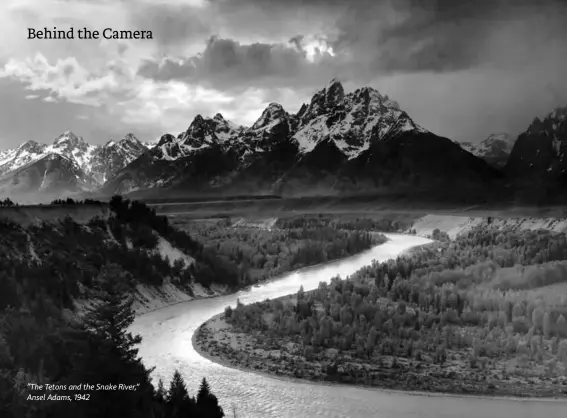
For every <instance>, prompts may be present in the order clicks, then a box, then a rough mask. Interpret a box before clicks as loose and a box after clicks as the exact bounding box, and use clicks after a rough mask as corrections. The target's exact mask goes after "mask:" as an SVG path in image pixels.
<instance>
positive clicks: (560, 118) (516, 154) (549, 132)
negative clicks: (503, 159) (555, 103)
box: [506, 106, 567, 187]
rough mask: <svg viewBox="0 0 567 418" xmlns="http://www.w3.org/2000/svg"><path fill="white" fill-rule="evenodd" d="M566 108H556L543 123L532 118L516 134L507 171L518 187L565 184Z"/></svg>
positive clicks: (566, 181) (566, 178) (566, 168)
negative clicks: (521, 130)
mask: <svg viewBox="0 0 567 418" xmlns="http://www.w3.org/2000/svg"><path fill="white" fill-rule="evenodd" d="M566 151H567V106H566V107H559V108H557V109H555V110H553V111H552V112H551V113H550V114H548V115H547V116H546V117H545V118H544V119H543V120H540V119H539V118H535V119H534V121H533V122H532V123H531V124H530V126H529V127H528V129H527V130H526V131H525V132H523V133H522V134H520V135H519V137H518V140H517V141H516V143H515V144H514V148H513V149H512V152H511V154H510V158H509V160H508V164H507V165H506V172H507V174H508V176H509V177H510V178H512V179H514V181H515V182H516V183H517V184H523V185H536V186H541V185H545V186H546V187H556V186H559V187H561V186H565V185H567V159H566V158H565V154H566Z"/></svg>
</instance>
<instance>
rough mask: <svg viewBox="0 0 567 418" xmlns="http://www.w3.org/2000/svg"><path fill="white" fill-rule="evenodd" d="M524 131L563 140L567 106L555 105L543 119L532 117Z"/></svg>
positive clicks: (565, 130)
mask: <svg viewBox="0 0 567 418" xmlns="http://www.w3.org/2000/svg"><path fill="white" fill-rule="evenodd" d="M526 133H527V134H530V135H532V134H542V135H548V136H550V137H552V138H553V139H555V140H563V138H564V137H566V136H567V106H560V107H556V108H555V109H553V110H552V111H551V112H550V113H548V114H547V115H546V116H545V117H544V118H543V120H542V119H540V118H539V117H536V118H534V120H533V121H532V123H531V124H530V126H529V127H528V129H527V131H526Z"/></svg>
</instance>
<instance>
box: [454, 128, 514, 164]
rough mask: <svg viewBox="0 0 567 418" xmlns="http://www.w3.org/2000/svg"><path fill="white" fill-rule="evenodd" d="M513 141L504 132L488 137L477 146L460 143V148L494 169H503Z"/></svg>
mask: <svg viewBox="0 0 567 418" xmlns="http://www.w3.org/2000/svg"><path fill="white" fill-rule="evenodd" d="M515 142H516V141H515V139H514V138H512V137H511V136H510V135H509V134H507V133H505V132H499V133H494V134H491V135H489V136H488V137H487V138H486V139H484V140H482V141H481V142H480V143H478V144H473V143H470V142H462V143H460V145H461V147H462V148H463V149H465V150H467V151H468V152H470V153H471V154H473V155H475V156H477V157H479V158H482V159H483V160H485V161H486V162H487V163H489V164H492V165H494V166H495V167H503V166H504V165H505V164H506V162H507V161H508V157H509V156H510V153H511V152H512V148H513V147H514V143H515Z"/></svg>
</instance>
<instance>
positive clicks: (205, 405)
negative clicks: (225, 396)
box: [197, 378, 224, 418]
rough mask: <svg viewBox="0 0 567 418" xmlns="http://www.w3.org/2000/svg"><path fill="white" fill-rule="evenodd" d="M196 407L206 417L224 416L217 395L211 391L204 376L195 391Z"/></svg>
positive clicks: (218, 417) (219, 417) (216, 417)
mask: <svg viewBox="0 0 567 418" xmlns="http://www.w3.org/2000/svg"><path fill="white" fill-rule="evenodd" d="M197 407H198V408H199V412H200V414H201V416H204V417H205V416H206V417H207V418H223V417H224V411H223V410H222V408H221V407H220V406H219V401H218V399H217V397H216V396H215V395H213V394H212V393H211V388H210V386H209V383H208V382H207V379H205V378H203V380H202V381H201V386H200V387H199V392H198V393H197Z"/></svg>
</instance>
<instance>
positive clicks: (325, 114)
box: [293, 79, 427, 158]
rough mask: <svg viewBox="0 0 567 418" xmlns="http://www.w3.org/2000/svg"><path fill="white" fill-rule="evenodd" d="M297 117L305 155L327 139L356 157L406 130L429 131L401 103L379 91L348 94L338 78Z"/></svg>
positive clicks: (347, 153) (364, 89) (299, 144)
mask: <svg viewBox="0 0 567 418" xmlns="http://www.w3.org/2000/svg"><path fill="white" fill-rule="evenodd" d="M297 117H298V119H299V129H298V130H297V132H296V133H295V135H294V136H293V139H294V140H295V141H297V144H298V146H299V148H300V150H301V151H302V152H303V153H306V152H309V151H311V150H312V149H313V148H314V147H315V146H316V145H317V143H319V142H320V141H321V140H322V139H323V138H328V139H329V140H330V141H334V143H335V145H336V146H337V147H338V148H339V149H340V150H341V151H343V153H344V154H345V155H347V156H348V157H349V158H354V157H356V156H357V155H359V154H360V153H361V152H362V151H364V150H366V149H368V148H369V146H370V142H371V141H372V140H384V139H387V138H391V137H393V136H395V135H397V134H400V133H402V132H406V131H416V132H420V133H426V132H427V131H426V130H425V129H423V128H421V127H420V126H419V125H417V124H416V123H414V122H413V121H412V120H411V118H410V117H409V116H408V115H407V113H406V112H404V111H403V110H401V109H400V106H399V105H398V103H396V102H394V101H392V100H390V99H389V98H388V96H383V95H381V94H380V92H379V91H378V90H376V89H374V88H372V87H363V88H359V89H357V90H355V91H354V92H352V93H348V94H345V93H344V90H343V86H342V84H341V83H340V82H339V81H337V80H336V79H333V80H331V82H330V83H329V84H328V85H327V86H326V87H325V88H324V89H322V90H319V91H318V92H317V93H315V95H314V96H313V98H312V99H311V102H310V103H309V105H303V106H302V107H301V109H300V110H299V112H298V113H297Z"/></svg>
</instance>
